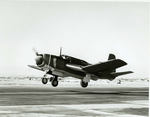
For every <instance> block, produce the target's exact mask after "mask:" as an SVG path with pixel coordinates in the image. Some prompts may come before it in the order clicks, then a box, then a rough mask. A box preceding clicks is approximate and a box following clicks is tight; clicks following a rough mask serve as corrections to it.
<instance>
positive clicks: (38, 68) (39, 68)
mask: <svg viewBox="0 0 150 117" xmlns="http://www.w3.org/2000/svg"><path fill="white" fill-rule="evenodd" d="M28 66H29V67H31V68H34V69H37V70H41V71H44V69H43V68H41V67H38V66H35V65H28Z"/></svg>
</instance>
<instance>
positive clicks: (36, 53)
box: [32, 48, 39, 56]
mask: <svg viewBox="0 0 150 117" xmlns="http://www.w3.org/2000/svg"><path fill="white" fill-rule="evenodd" d="M32 50H33V51H34V53H35V55H37V56H38V55H39V54H38V52H37V50H36V49H35V48H33V49H32Z"/></svg>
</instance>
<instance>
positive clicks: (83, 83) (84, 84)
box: [80, 80, 88, 88]
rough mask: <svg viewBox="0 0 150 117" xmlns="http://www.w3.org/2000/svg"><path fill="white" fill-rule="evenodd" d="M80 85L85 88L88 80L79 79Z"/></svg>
mask: <svg viewBox="0 0 150 117" xmlns="http://www.w3.org/2000/svg"><path fill="white" fill-rule="evenodd" d="M80 84H81V86H82V87H83V88H86V87H87V86H88V82H84V81H82V80H81V83H80Z"/></svg>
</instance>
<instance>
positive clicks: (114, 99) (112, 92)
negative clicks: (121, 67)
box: [0, 86, 149, 117]
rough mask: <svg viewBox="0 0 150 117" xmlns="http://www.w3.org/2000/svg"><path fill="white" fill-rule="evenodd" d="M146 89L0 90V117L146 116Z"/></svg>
mask: <svg viewBox="0 0 150 117" xmlns="http://www.w3.org/2000/svg"><path fill="white" fill-rule="evenodd" d="M148 93H149V90H148V88H125V87H124V88H123V87H122V88H119V87H118V88H85V89H84V88H80V87H79V88H72V87H66V88H62V87H57V88H52V87H37V86H36V87H34V86H11V87H9V86H6V87H4V86H3V87H0V116H1V117H5V116H7V117H12V116H14V117H16V116H18V117H26V116H38V117H39V116H42V117H47V116H49V117H51V116H52V117H70V116H72V117H76V116H79V117H80V116H81V117H82V116H86V117H91V116H92V117H93V116H94V117H147V116H148V109H149V107H148Z"/></svg>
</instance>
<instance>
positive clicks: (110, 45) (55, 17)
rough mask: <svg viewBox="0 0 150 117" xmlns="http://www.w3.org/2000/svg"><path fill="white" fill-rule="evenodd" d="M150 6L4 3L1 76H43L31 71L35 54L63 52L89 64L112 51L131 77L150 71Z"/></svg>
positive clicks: (1, 12) (0, 34)
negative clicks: (33, 49)
mask: <svg viewBox="0 0 150 117" xmlns="http://www.w3.org/2000/svg"><path fill="white" fill-rule="evenodd" d="M148 17H149V4H148V3H146V2H102V1H99V2H92V1H91V2H86V1H84V2H75V1H72V2H59V1H57V2H54V1H36V0H34V1H9V2H8V1H0V55H1V56H0V76H42V75H43V74H44V72H41V71H38V70H34V69H31V68H28V67H27V65H29V64H32V65H33V64H35V61H34V59H35V54H34V52H33V51H32V48H36V50H37V51H38V52H39V53H50V54H54V55H59V48H60V47H62V48H63V51H62V53H63V54H66V55H70V56H74V57H77V58H81V59H84V60H86V61H88V62H89V63H92V64H94V63H98V62H103V61H106V60H107V58H108V55H109V53H114V54H115V55H116V57H117V58H119V59H123V60H124V61H126V62H127V63H128V65H127V66H124V67H122V68H119V69H118V70H117V71H128V70H131V71H133V72H134V73H133V74H130V75H126V76H125V77H129V78H132V77H134V78H145V77H146V78H147V77H149V71H150V68H149V66H150V62H149V60H150V58H149V55H150V52H149V51H150V49H149V44H150V40H149V21H148Z"/></svg>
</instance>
